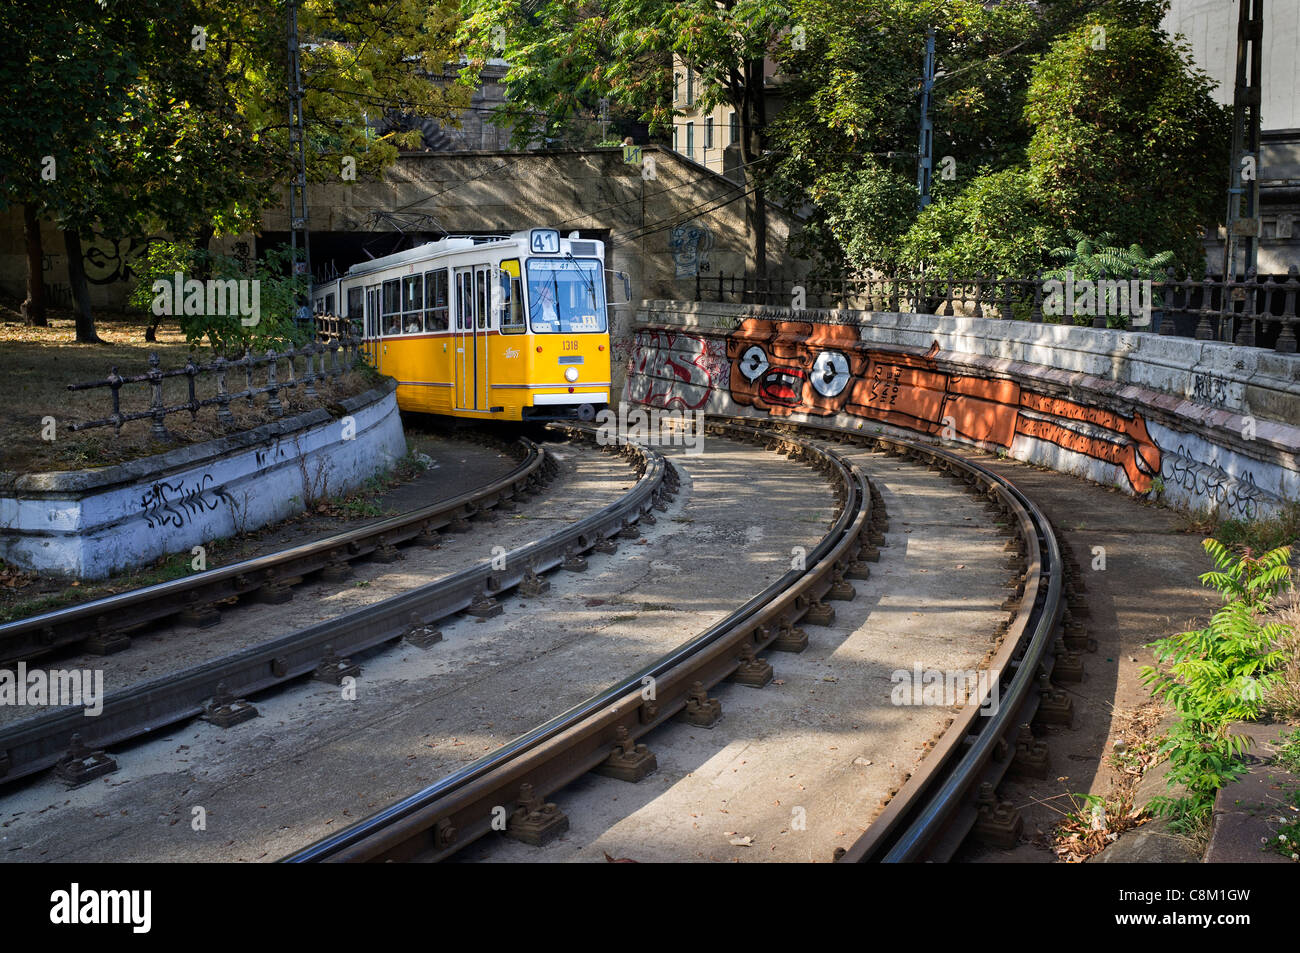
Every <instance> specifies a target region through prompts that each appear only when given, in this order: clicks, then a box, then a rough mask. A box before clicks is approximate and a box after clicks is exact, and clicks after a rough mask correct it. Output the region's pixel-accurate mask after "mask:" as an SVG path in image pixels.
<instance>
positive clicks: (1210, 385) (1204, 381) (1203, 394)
mask: <svg viewBox="0 0 1300 953" xmlns="http://www.w3.org/2000/svg"><path fill="white" fill-rule="evenodd" d="M1191 397H1192V399H1193V400H1196V401H1199V402H1200V403H1202V404H1209V405H1210V406H1211V407H1223V406H1225V405H1226V404H1227V402H1228V382H1227V381H1226V380H1224V379H1223V378H1222V377H1219V376H1218V375H1216V374H1210V373H1208V372H1207V373H1194V374H1193V375H1192V394H1191Z"/></svg>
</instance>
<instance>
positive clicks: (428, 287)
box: [424, 268, 449, 332]
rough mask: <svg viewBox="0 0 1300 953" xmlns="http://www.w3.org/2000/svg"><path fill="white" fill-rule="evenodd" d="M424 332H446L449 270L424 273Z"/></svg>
mask: <svg viewBox="0 0 1300 953" xmlns="http://www.w3.org/2000/svg"><path fill="white" fill-rule="evenodd" d="M424 298H425V301H424V307H425V311H424V330H425V331H426V332H429V331H446V330H447V328H448V326H449V325H448V322H447V269H446V268H443V269H441V270H439V271H426V272H425V273H424Z"/></svg>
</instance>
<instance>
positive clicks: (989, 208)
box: [900, 169, 1065, 278]
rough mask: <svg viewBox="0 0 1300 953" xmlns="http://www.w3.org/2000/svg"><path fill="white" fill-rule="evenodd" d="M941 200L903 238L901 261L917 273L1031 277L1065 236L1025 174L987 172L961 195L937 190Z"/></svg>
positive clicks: (937, 200)
mask: <svg viewBox="0 0 1300 953" xmlns="http://www.w3.org/2000/svg"><path fill="white" fill-rule="evenodd" d="M935 196H936V197H935V201H934V203H933V204H931V205H930V206H929V207H928V208H926V209H925V211H924V212H922V213H921V215H920V216H919V217H918V218H917V220H916V222H915V223H914V224H913V225H912V227H911V228H909V229H908V231H907V233H906V234H905V235H904V236H903V238H902V242H901V255H900V259H901V261H902V262H903V263H904V264H906V265H908V266H910V267H911V268H914V269H919V268H920V267H921V266H922V265H924V266H925V267H926V268H927V269H930V270H937V271H939V272H945V271H948V270H949V269H951V270H952V271H953V273H954V274H956V275H959V276H962V277H970V276H973V275H979V274H991V273H997V274H998V275H1005V276H1011V277H1016V278H1022V277H1027V276H1030V275H1032V274H1033V273H1034V272H1035V271H1036V270H1037V269H1038V268H1039V267H1040V266H1041V264H1042V261H1043V251H1044V249H1046V248H1051V247H1052V246H1054V245H1057V244H1059V242H1060V241H1061V240H1062V239H1063V238H1064V237H1065V236H1064V233H1063V232H1062V231H1061V230H1060V229H1059V228H1057V227H1055V226H1054V225H1053V224H1052V223H1051V221H1050V219H1049V217H1048V216H1047V214H1046V212H1045V209H1044V207H1043V205H1042V202H1041V200H1040V198H1039V196H1038V194H1037V192H1036V190H1035V188H1034V185H1033V182H1032V180H1031V178H1030V176H1029V173H1028V172H1026V171H1024V170H1021V169H1004V170H1002V171H1001V172H984V173H981V174H980V175H979V176H977V177H976V178H975V179H973V180H972V181H971V183H970V184H969V185H968V186H966V188H964V189H962V190H961V191H955V190H953V189H951V187H950V188H949V189H938V188H936V190H935Z"/></svg>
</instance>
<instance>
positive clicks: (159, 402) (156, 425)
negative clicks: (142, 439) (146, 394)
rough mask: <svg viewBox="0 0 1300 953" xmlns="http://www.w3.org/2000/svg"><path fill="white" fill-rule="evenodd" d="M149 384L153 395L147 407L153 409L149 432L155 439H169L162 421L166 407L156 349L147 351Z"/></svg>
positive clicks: (169, 435) (165, 413) (165, 414)
mask: <svg viewBox="0 0 1300 953" xmlns="http://www.w3.org/2000/svg"><path fill="white" fill-rule="evenodd" d="M149 386H150V387H151V388H152V389H153V397H152V399H151V401H150V407H149V409H150V410H151V411H153V423H152V424H151V425H150V432H151V433H152V435H153V437H154V439H155V440H170V439H171V434H169V433H168V432H167V427H166V425H165V424H164V422H163V421H164V418H165V417H166V416H167V408H166V405H165V404H164V403H163V376H162V371H161V370H160V369H159V367H158V352H157V351H150V352H149Z"/></svg>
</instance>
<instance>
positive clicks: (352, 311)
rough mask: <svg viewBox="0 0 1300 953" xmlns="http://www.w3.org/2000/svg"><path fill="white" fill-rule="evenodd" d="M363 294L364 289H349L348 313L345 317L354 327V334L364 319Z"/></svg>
mask: <svg viewBox="0 0 1300 953" xmlns="http://www.w3.org/2000/svg"><path fill="white" fill-rule="evenodd" d="M362 294H363V292H362V289H360V288H349V289H348V313H347V314H345V315H344V317H345V318H347V319H348V323H349V324H350V325H351V326H352V328H353V331H354V332H355V331H356V330H357V329H358V328H360V327H361V319H362V314H361V295H362Z"/></svg>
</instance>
